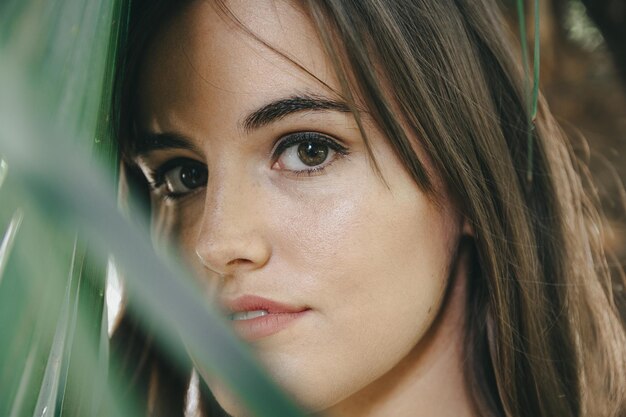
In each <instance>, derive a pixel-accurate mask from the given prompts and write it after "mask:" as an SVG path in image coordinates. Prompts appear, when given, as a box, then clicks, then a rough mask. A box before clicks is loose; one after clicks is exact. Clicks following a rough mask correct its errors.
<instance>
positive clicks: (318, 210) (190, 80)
mask: <svg viewBox="0 0 626 417" xmlns="http://www.w3.org/2000/svg"><path fill="white" fill-rule="evenodd" d="M266 3H267V4H266ZM227 4H228V5H229V7H230V8H231V10H232V11H233V12H234V14H235V15H236V16H237V18H238V19H239V20H240V21H241V22H243V24H245V25H246V26H247V27H248V28H249V29H250V30H251V32H252V33H254V34H255V35H257V36H258V37H260V38H261V39H263V40H264V41H266V42H267V43H268V44H269V45H271V46H272V47H274V48H276V50H278V51H280V52H282V53H283V54H284V55H286V56H288V57H290V58H292V59H293V60H294V61H295V62H297V63H298V64H299V65H300V66H301V67H298V66H297V65H295V64H294V63H293V62H290V61H289V60H287V59H285V57H284V56H281V55H280V54H278V53H276V52H275V51H272V50H271V49H269V48H268V47H267V46H264V45H263V44H262V43H261V42H259V41H258V40H257V39H254V38H253V37H252V36H251V35H250V34H246V33H245V32H244V31H242V30H241V28H240V27H239V26H238V25H237V24H235V23H233V22H232V21H231V20H229V19H228V18H226V17H223V15H221V14H219V13H218V12H216V8H215V7H214V6H212V5H211V4H210V3H209V2H205V1H196V2H192V3H191V4H190V5H189V6H186V7H185V8H184V9H183V10H182V11H181V12H180V13H179V14H177V15H176V16H175V17H174V18H173V19H172V20H171V21H170V22H169V23H168V24H167V25H166V26H165V27H164V28H163V29H162V30H160V32H159V35H158V36H157V38H156V39H155V40H154V42H153V44H152V46H151V48H150V49H149V50H148V53H147V56H146V58H145V59H144V61H143V65H142V70H141V77H140V83H139V86H138V87H139V99H140V116H139V120H138V125H139V129H140V131H141V134H140V135H139V136H140V137H139V139H138V154H137V161H138V163H139V164H140V166H141V168H142V170H143V171H144V172H145V174H146V176H147V177H148V178H149V179H150V180H151V181H153V182H154V185H153V210H154V213H156V215H155V219H154V228H155V233H156V234H157V235H159V236H169V237H170V238H174V239H176V240H177V241H178V243H179V246H180V247H181V249H182V252H183V253H184V254H185V255H186V256H187V257H188V258H189V259H190V261H191V262H192V263H195V265H196V266H197V267H198V268H197V269H198V271H199V276H200V280H201V281H202V283H203V284H205V288H206V289H207V297H213V296H216V297H218V299H219V300H221V301H222V303H223V305H224V308H228V307H230V308H231V310H232V311H234V312H235V313H240V314H236V316H237V317H236V318H238V319H243V320H233V324H234V325H235V328H236V330H237V332H238V333H239V334H240V335H241V336H242V338H244V339H245V340H246V341H247V342H248V343H250V344H251V345H252V347H253V349H254V351H255V352H256V354H257V355H258V358H259V360H260V362H261V363H262V364H263V365H264V366H265V367H266V368H267V370H268V372H269V374H270V375H271V376H273V377H274V378H275V380H276V381H277V382H278V383H279V384H280V385H282V386H283V387H284V388H285V389H286V390H287V391H288V392H290V393H291V394H293V395H294V396H295V398H296V399H297V400H299V401H300V402H301V403H302V404H303V405H304V406H306V407H309V408H311V409H314V410H322V409H327V408H328V407H330V406H331V405H333V404H337V403H339V402H340V401H341V400H343V399H346V398H349V397H350V396H352V395H354V394H355V393H357V392H358V391H359V390H360V389H362V388H364V387H366V386H368V385H370V384H371V383H373V382H374V381H375V380H377V379H378V378H380V377H381V376H382V375H384V374H385V373H387V372H388V371H390V370H391V369H392V368H393V367H394V366H395V365H396V364H398V362H400V360H401V359H403V358H405V357H406V356H407V355H408V354H409V352H411V351H412V349H414V348H415V347H416V345H418V343H419V342H420V339H421V338H422V337H423V335H424V334H425V332H426V331H427V330H428V329H429V327H430V326H431V324H432V323H433V319H434V317H435V315H436V314H437V312H438V310H439V308H440V306H441V304H442V297H443V295H444V290H445V288H446V284H447V281H448V276H449V273H450V270H451V265H452V263H453V261H454V259H453V258H454V254H455V251H456V248H457V244H458V242H459V237H460V234H461V226H462V219H461V216H459V215H458V214H457V212H456V210H454V208H453V207H452V206H451V204H450V203H449V201H448V199H447V198H445V195H444V198H443V199H442V200H441V201H443V204H437V205H435V204H434V203H433V201H432V200H431V199H430V198H429V197H428V196H427V195H425V194H424V193H423V192H422V191H421V190H420V188H418V186H417V185H416V184H415V182H414V181H413V180H412V178H411V177H410V176H409V174H408V173H407V172H406V171H405V169H404V167H403V165H402V164H401V163H400V162H399V160H398V159H397V158H396V156H395V155H394V153H393V151H392V149H391V148H390V146H389V145H388V144H387V141H386V140H385V138H384V137H383V136H382V135H381V133H380V131H379V130H378V129H377V127H376V126H375V125H374V123H373V122H372V121H371V120H370V119H369V118H368V115H367V112H364V113H363V121H364V125H365V130H366V132H367V134H368V137H369V139H370V141H371V144H372V148H373V153H374V156H375V158H376V160H377V161H378V163H379V165H380V168H381V173H382V178H381V176H379V175H378V174H377V173H376V172H375V170H374V169H373V166H372V164H371V162H370V161H369V159H368V153H367V151H366V148H365V145H364V142H363V140H362V138H361V135H360V133H359V129H358V128H357V124H356V122H355V120H354V118H353V116H352V114H351V113H350V112H348V111H347V107H346V105H345V104H343V101H342V99H341V97H340V96H338V95H337V94H335V93H333V90H335V91H339V90H340V88H339V82H338V80H337V79H336V77H335V75H334V71H333V67H332V65H331V62H330V60H329V58H328V57H327V56H326V55H325V53H324V51H323V48H322V46H321V43H320V41H319V40H318V37H317V35H316V32H315V30H314V29H313V26H312V24H311V23H310V21H309V20H308V19H307V18H306V16H305V15H304V14H303V13H302V12H301V11H300V10H299V9H298V8H297V7H295V6H293V5H292V4H290V3H287V2H281V1H275V0H274V1H272V0H267V1H255V2H249V1H245V0H241V1H231V2H228V3H227ZM305 70H306V71H305ZM329 87H331V88H332V89H333V90H331V89H330V88H329ZM383 178H384V180H383ZM385 181H386V183H385ZM246 296H258V297H263V298H264V299H268V300H271V301H274V302H277V303H281V304H283V305H286V306H287V307H289V308H290V309H291V310H294V311H296V312H298V313H297V314H286V313H284V311H285V310H286V308H283V309H282V310H281V308H278V309H274V307H271V306H269V304H267V303H265V304H264V302H257V301H258V300H257V301H254V300H253V302H252V303H248V304H246V303H245V302H241V300H244V301H245V297H246ZM242 297H244V298H242ZM248 300H250V298H249V297H248ZM238 302H239V304H238ZM273 309H274V310H273ZM246 310H248V311H251V310H265V311H257V312H256V313H250V314H249V315H245V314H241V313H242V312H245V311H246ZM281 311H282V312H281ZM266 313H268V314H266ZM255 315H259V317H256V318H251V317H254V316H255ZM233 318H235V317H233ZM246 320H249V321H246ZM208 379H209V382H210V386H211V388H212V389H213V390H214V394H215V395H216V397H217V399H218V401H219V402H220V403H221V404H222V406H223V407H224V408H225V409H226V410H227V411H229V412H231V413H240V411H237V410H238V408H237V405H236V403H235V400H234V399H233V398H232V397H231V396H230V395H229V394H228V393H226V392H224V390H223V389H222V388H221V387H220V386H219V385H218V384H216V383H213V382H211V381H210V376H209V377H208Z"/></svg>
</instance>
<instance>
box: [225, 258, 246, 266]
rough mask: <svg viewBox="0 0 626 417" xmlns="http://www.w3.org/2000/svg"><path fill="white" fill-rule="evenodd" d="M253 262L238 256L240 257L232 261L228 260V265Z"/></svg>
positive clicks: (241, 264)
mask: <svg viewBox="0 0 626 417" xmlns="http://www.w3.org/2000/svg"><path fill="white" fill-rule="evenodd" d="M251 263H253V262H252V261H251V260H249V259H243V258H238V259H233V260H232V261H230V262H228V263H227V264H226V266H237V265H239V266H243V265H246V264H251Z"/></svg>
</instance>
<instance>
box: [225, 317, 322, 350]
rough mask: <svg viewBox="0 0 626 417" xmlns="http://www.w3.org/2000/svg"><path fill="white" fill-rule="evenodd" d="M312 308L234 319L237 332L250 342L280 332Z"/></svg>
mask: <svg viewBox="0 0 626 417" xmlns="http://www.w3.org/2000/svg"><path fill="white" fill-rule="evenodd" d="M309 311H310V310H304V311H300V312H298V313H270V314H266V315H265V316H261V317H255V318H253V319H247V320H232V321H231V323H232V324H233V327H234V329H235V332H236V333H237V334H238V335H239V336H241V337H242V338H243V339H244V340H247V341H249V342H251V341H253V340H258V339H261V338H263V337H267V336H271V335H273V334H275V333H278V332H280V331H281V330H283V329H285V328H286V327H287V326H289V325H291V324H292V323H293V322H295V321H296V320H298V319H299V318H302V317H303V316H305V315H306V314H307V313H308V312H309Z"/></svg>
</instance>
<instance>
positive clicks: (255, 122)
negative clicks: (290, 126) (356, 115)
mask: <svg viewBox="0 0 626 417" xmlns="http://www.w3.org/2000/svg"><path fill="white" fill-rule="evenodd" d="M311 110H313V111H324V110H334V111H339V112H342V113H348V112H350V108H349V107H348V105H347V104H346V103H343V102H341V101H336V100H331V99H328V98H324V97H319V96H313V95H296V96H291V97H288V98H283V99H279V100H276V101H272V102H271V103H269V104H266V105H265V106H263V107H261V108H259V109H258V110H255V111H253V112H252V113H250V114H249V115H248V116H247V117H246V118H245V119H244V121H243V123H242V126H243V128H244V131H246V132H250V131H252V130H255V129H259V128H261V127H263V126H266V125H268V124H270V123H272V122H275V121H277V120H280V119H282V118H284V117H287V116H289V115H291V114H294V113H299V112H303V111H311Z"/></svg>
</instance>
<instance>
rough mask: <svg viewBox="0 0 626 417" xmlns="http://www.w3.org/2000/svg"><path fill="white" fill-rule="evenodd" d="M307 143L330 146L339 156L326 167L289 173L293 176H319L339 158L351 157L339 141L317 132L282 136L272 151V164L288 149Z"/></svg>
mask: <svg viewBox="0 0 626 417" xmlns="http://www.w3.org/2000/svg"><path fill="white" fill-rule="evenodd" d="M306 142H314V143H318V144H322V145H326V146H328V147H329V148H330V149H332V150H333V151H335V152H336V154H337V156H336V157H335V158H334V159H333V160H332V161H330V162H329V163H327V164H326V165H323V166H319V167H313V168H310V169H303V170H299V171H289V173H290V174H291V175H295V176H297V177H299V176H303V175H306V176H313V175H315V174H319V173H321V172H323V171H324V170H325V169H326V168H328V167H329V166H331V165H332V164H333V163H334V162H335V161H336V160H337V159H338V158H342V157H345V156H348V155H349V153H350V152H349V150H348V148H346V147H345V146H342V145H340V144H339V143H337V141H335V140H333V139H331V138H330V137H328V136H326V135H324V134H322V133H317V132H297V133H291V134H288V135H285V136H282V137H281V138H280V139H279V140H278V142H277V144H276V145H274V151H272V164H274V163H276V161H278V158H280V156H281V155H282V154H283V152H285V151H286V150H287V149H289V148H290V147H292V146H294V145H299V144H301V143H306Z"/></svg>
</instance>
